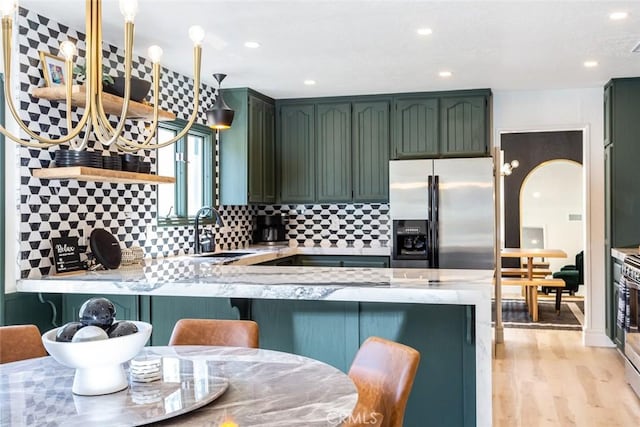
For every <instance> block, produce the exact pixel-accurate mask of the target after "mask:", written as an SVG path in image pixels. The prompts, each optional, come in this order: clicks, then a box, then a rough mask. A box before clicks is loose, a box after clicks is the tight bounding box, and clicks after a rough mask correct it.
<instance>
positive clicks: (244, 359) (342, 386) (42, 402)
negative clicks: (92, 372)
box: [0, 346, 358, 427]
mask: <svg viewBox="0 0 640 427" xmlns="http://www.w3.org/2000/svg"><path fill="white" fill-rule="evenodd" d="M142 355H149V356H151V357H161V358H162V370H161V373H162V379H161V380H159V381H154V382H150V383H133V382H132V383H131V385H130V387H129V388H127V389H125V390H123V391H120V392H117V393H112V394H107V395H102V396H77V395H75V394H73V393H72V392H71V385H72V383H73V377H74V369H72V368H68V367H65V366H62V365H61V364H59V363H58V362H56V361H55V360H54V359H53V358H52V357H42V358H36V359H29V360H24V361H20V362H14V363H6V364H3V365H0V424H1V425H65V426H87V425H109V426H132V425H143V424H144V425H146V424H147V423H150V422H153V423H154V425H163V426H164V425H166V426H173V425H181V426H203V425H216V426H217V425H222V424H223V423H224V422H225V421H227V422H234V423H235V424H236V425H240V426H252V425H260V426H296V427H297V426H301V425H304V426H317V427H325V426H335V425H338V424H340V421H341V420H342V419H344V418H346V417H347V416H348V415H349V414H350V413H351V411H352V409H353V408H354V406H355V404H356V401H357V398H358V394H357V392H356V388H355V386H354V384H353V382H352V381H351V380H350V379H349V377H348V376H347V375H346V374H344V373H342V372H340V371H339V370H338V369H336V368H334V367H331V366H329V365H327V364H325V363H322V362H319V361H317V360H313V359H309V358H306V357H302V356H297V355H294V354H289V353H282V352H277V351H270V350H258V349H248V348H236V347H194V346H177V347H145V348H144V349H143V350H142ZM222 381H224V382H226V383H228V387H225V389H226V391H224V393H223V394H222V395H221V396H219V397H217V396H216V397H217V398H215V400H213V402H211V403H208V402H209V401H211V399H209V398H208V396H209V394H210V393H211V391H212V389H214V388H215V387H216V386H217V385H219V383H220V382H222ZM300 390H304V392H302V393H301V392H300ZM192 409H194V410H192ZM161 420H165V421H161ZM156 423H157V424H156Z"/></svg>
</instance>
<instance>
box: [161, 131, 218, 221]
mask: <svg viewBox="0 0 640 427" xmlns="http://www.w3.org/2000/svg"><path fill="white" fill-rule="evenodd" d="M185 125H186V122H185V121H183V120H175V121H173V122H161V123H160V124H159V126H158V141H159V142H163V141H168V140H169V139H171V138H174V137H175V136H176V135H177V134H178V133H180V131H181V130H182V129H184V126H185ZM157 160H158V175H164V176H175V177H176V183H175V184H162V185H158V187H157V188H158V225H165V226H169V225H184V224H189V223H191V222H192V221H193V218H194V216H195V214H196V212H197V211H198V209H200V208H201V207H202V206H212V205H213V204H214V201H215V150H214V145H213V133H212V131H211V130H210V129H209V128H207V127H205V126H202V125H193V126H192V127H191V129H189V132H188V133H187V134H186V135H185V136H184V137H183V138H181V139H180V140H178V141H177V142H176V143H175V144H171V145H169V146H168V147H163V148H159V149H158V157H157Z"/></svg>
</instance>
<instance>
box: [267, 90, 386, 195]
mask: <svg viewBox="0 0 640 427" xmlns="http://www.w3.org/2000/svg"><path fill="white" fill-rule="evenodd" d="M339 99H340V101H337V102H329V101H327V100H325V99H311V100H305V102H301V101H297V100H293V101H291V100H288V101H282V102H280V103H278V110H279V114H278V117H277V119H276V122H277V128H278V133H277V134H278V153H279V154H278V159H279V165H280V169H281V175H280V181H279V186H280V201H281V202H282V203H336V202H337V203H348V202H387V201H388V200H389V195H388V193H389V189H388V187H389V173H388V168H389V132H390V130H389V129H390V123H389V104H390V102H389V98H378V99H375V98H374V99H370V98H367V100H362V101H360V100H359V98H339ZM309 147H312V148H313V149H312V150H311V151H309ZM310 156H311V157H310Z"/></svg>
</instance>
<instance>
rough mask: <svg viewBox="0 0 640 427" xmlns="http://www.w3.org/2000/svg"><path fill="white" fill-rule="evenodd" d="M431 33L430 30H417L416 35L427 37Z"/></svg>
mask: <svg viewBox="0 0 640 427" xmlns="http://www.w3.org/2000/svg"><path fill="white" fill-rule="evenodd" d="M431 33H433V30H431V28H418V34H420V35H421V36H428V35H429V34H431Z"/></svg>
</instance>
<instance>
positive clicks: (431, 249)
mask: <svg viewBox="0 0 640 427" xmlns="http://www.w3.org/2000/svg"><path fill="white" fill-rule="evenodd" d="M427 196H428V199H429V200H428V203H427V219H428V222H427V259H428V262H429V265H428V267H429V268H434V262H435V260H434V259H433V254H434V252H435V247H434V246H433V175H429V177H428V178H427Z"/></svg>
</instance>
